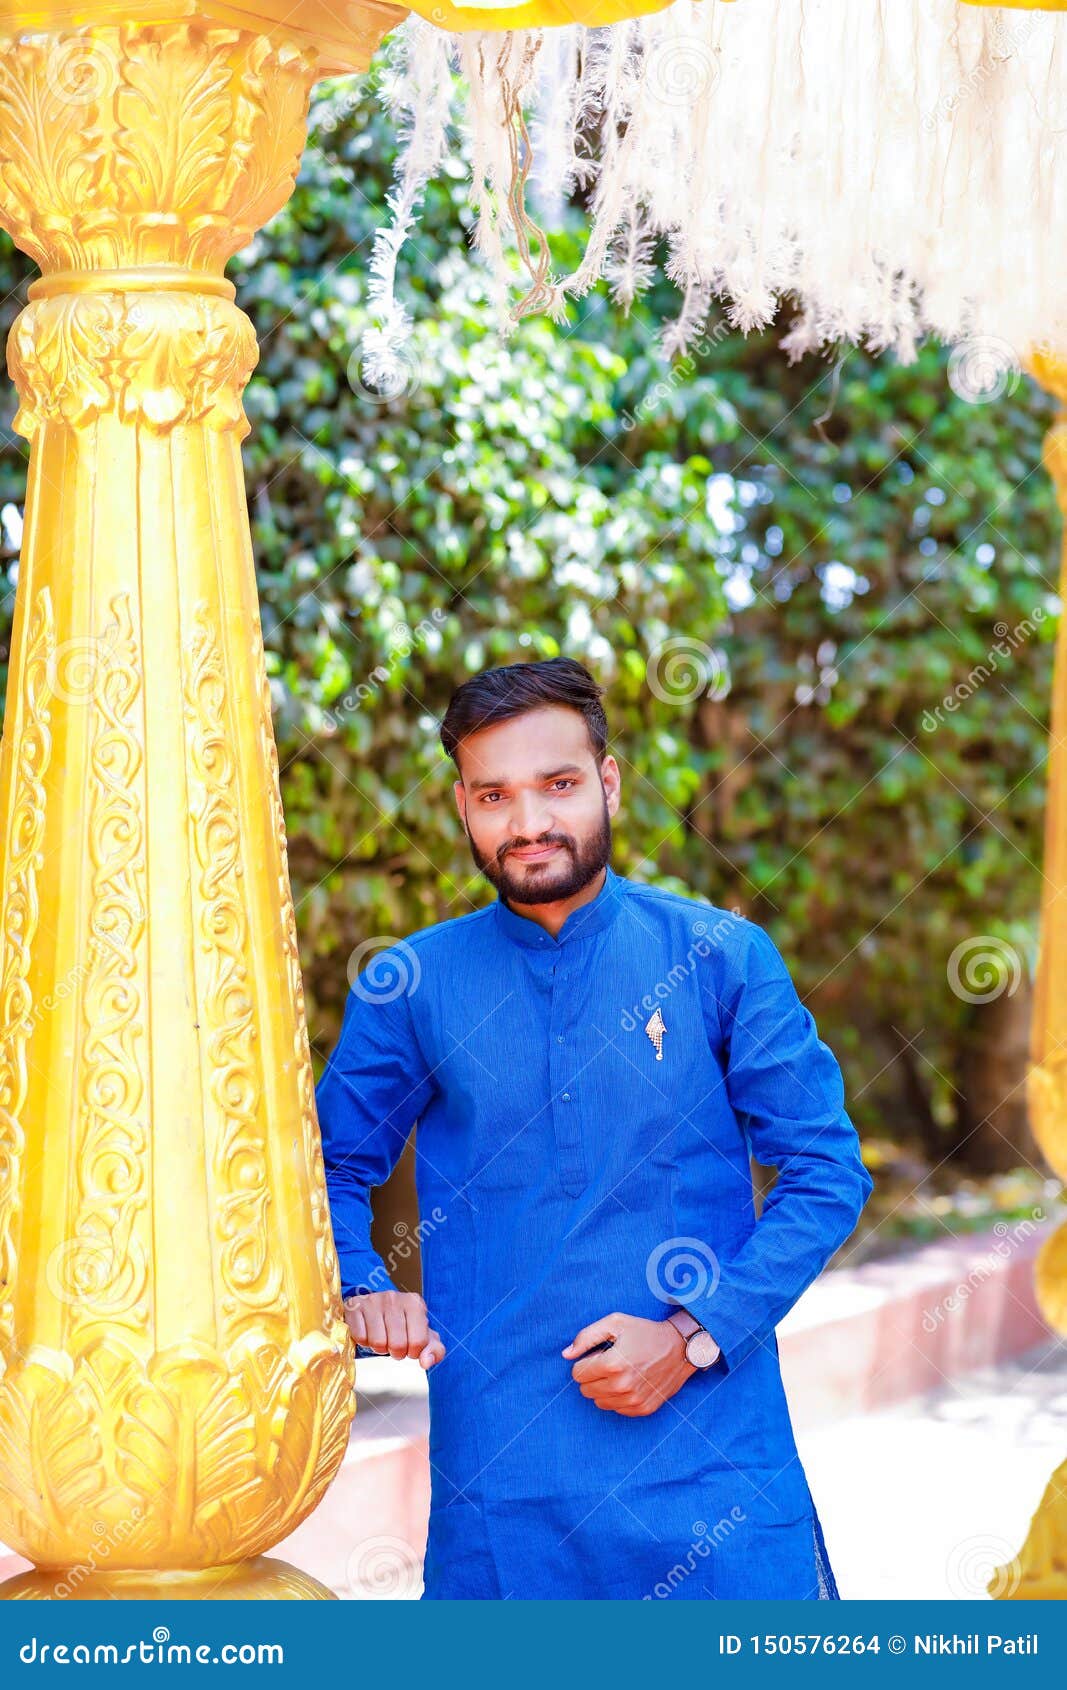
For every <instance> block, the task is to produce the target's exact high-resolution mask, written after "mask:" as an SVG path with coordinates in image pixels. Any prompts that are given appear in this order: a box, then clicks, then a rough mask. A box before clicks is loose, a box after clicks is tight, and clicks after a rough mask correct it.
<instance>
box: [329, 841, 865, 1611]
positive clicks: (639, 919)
mask: <svg viewBox="0 0 1067 1690" xmlns="http://www.w3.org/2000/svg"><path fill="white" fill-rule="evenodd" d="M657 1011H658V1015H657V1013H656V1012H657ZM317 1097H318V1110H319V1121H320V1125H321V1130H322V1142H323V1151H324V1156H325V1162H326V1176H327V1185H328V1191H329V1199H330V1209H331V1214H332V1220H333V1229H334V1236H335V1239H336V1243H337V1250H338V1255H339V1258H340V1263H341V1282H342V1291H343V1293H344V1295H346V1296H348V1295H350V1294H351V1293H352V1292H354V1291H357V1290H360V1289H364V1288H369V1289H371V1290H383V1289H388V1288H390V1286H391V1285H392V1284H393V1281H392V1279H391V1278H390V1276H389V1274H388V1272H387V1270H386V1267H385V1264H384V1263H383V1261H382V1259H381V1257H380V1256H379V1255H378V1254H377V1253H376V1252H375V1251H374V1250H373V1249H372V1248H371V1243H370V1202H369V1192H370V1190H371V1188H372V1187H373V1186H376V1185H380V1184H381V1183H382V1182H383V1181H384V1180H385V1179H386V1178H387V1176H388V1175H389V1173H390V1171H391V1169H392V1168H393V1166H394V1164H395V1163H396V1160H397V1158H398V1157H399V1155H400V1152H401V1151H402V1149H403V1147H404V1144H405V1142H406V1140H407V1138H408V1135H409V1133H410V1131H411V1128H412V1126H413V1125H414V1124H415V1122H416V1121H417V1123H418V1130H417V1132H416V1137H415V1154H416V1186H417V1192H418V1199H419V1215H420V1236H421V1248H422V1271H423V1294H424V1296H425V1299H426V1303H427V1307H428V1311H429V1319H430V1324H431V1326H433V1327H435V1328H436V1329H437V1330H438V1332H439V1333H440V1334H441V1337H442V1339H443V1341H444V1343H445V1345H446V1346H447V1351H448V1353H447V1355H446V1356H445V1358H444V1360H443V1361H441V1362H439V1363H438V1364H437V1365H436V1366H435V1367H433V1368H431V1370H430V1373H429V1378H428V1384H429V1398H430V1464H431V1511H430V1529H429V1541H428V1545H427V1554H426V1565H425V1589H424V1597H425V1598H429V1599H432V1598H450V1597H486V1598H507V1597H512V1598H550V1597H583V1598H600V1597H611V1598H642V1597H650V1598H653V1599H655V1598H657V1597H669V1598H671V1599H673V1600H692V1599H697V1600H699V1599H701V1598H705V1599H706V1598H709V1597H712V1598H731V1597H744V1598H760V1597H778V1598H820V1597H823V1598H824V1597H827V1596H836V1594H837V1592H836V1587H835V1585H834V1582H833V1575H832V1573H831V1572H830V1569H829V1566H828V1563H827V1561H826V1557H825V1552H824V1550H823V1545H822V1537H821V1532H820V1531H819V1525H818V1518H817V1515H816V1513H815V1510H814V1507H813V1504H812V1499H811V1495H810V1492H809V1489H808V1484H807V1480H806V1478H805V1475H804V1471H803V1468H802V1466H801V1463H800V1459H799V1457H798V1455H797V1450H796V1445H795V1442H794V1438H793V1431H792V1427H791V1424H790V1419H789V1413H788V1409H787V1407H786V1400H785V1395H784V1392H783V1388H782V1381H781V1375H780V1372H779V1362H778V1347H777V1343H776V1340H775V1334H774V1329H775V1326H776V1324H777V1322H778V1321H780V1320H781V1318H782V1316H783V1315H784V1314H785V1313H786V1311H787V1310H788V1309H789V1308H790V1307H791V1306H792V1304H793V1303H794V1302H795V1301H796V1299H797V1297H798V1296H799V1295H800V1293H801V1292H802V1291H803V1290H804V1289H805V1287H806V1286H807V1285H809V1284H810V1283H811V1281H812V1280H813V1279H814V1278H815V1276H816V1275H817V1274H818V1273H819V1271H820V1269H821V1268H822V1267H823V1265H824V1264H825V1262H826V1261H827V1259H828V1257H829V1256H830V1255H831V1254H832V1253H833V1251H834V1250H835V1249H836V1248H837V1247H838V1245H840V1244H841V1243H842V1242H843V1240H844V1239H846V1238H847V1237H848V1235H849V1233H850V1232H851V1231H852V1229H853V1227H854V1226H855V1224H856V1219H857V1217H858V1215H859V1213H860V1211H861V1209H862V1208H863V1205H864V1203H865V1202H866V1199H867V1196H868V1194H869V1192H870V1190H871V1178H870V1175H869V1174H868V1173H867V1171H866V1169H865V1168H864V1166H863V1163H862V1162H861V1160H860V1152H859V1144H858V1141H857V1136H856V1132H855V1128H854V1127H853V1125H852V1122H851V1121H850V1120H849V1117H848V1115H847V1114H846V1113H845V1109H844V1088H843V1084H842V1077H841V1071H840V1068H839V1067H838V1064H837V1062H836V1060H835V1058H834V1056H833V1054H832V1053H831V1051H830V1050H829V1048H828V1047H827V1045H825V1044H824V1043H823V1041H822V1040H821V1039H820V1038H819V1036H818V1033H817V1031H816V1027H815V1023H814V1021H813V1018H812V1016H811V1014H810V1012H809V1011H808V1010H807V1009H806V1008H805V1007H804V1005H803V1004H802V1003H801V1001H800V999H799V997H798V996H797V993H796V989H795V987H794V986H793V984H792V980H791V978H790V975H789V973H788V971H787V969H786V966H785V963H784V961H783V959H782V957H781V955H780V953H779V951H778V950H777V948H776V946H775V945H774V943H773V941H772V940H771V939H770V938H769V937H768V935H767V934H766V933H765V932H764V930H763V929H762V928H761V927H759V926H758V925H756V924H755V923H754V922H751V921H749V920H747V919H745V918H744V917H741V916H737V915H734V914H732V913H731V912H729V911H727V910H724V909H721V908H718V907H717V906H714V905H709V904H703V903H699V902H697V901H696V900H695V899H692V898H687V897H683V896H680V895H677V894H675V893H671V892H666V891H661V890H659V889H657V888H654V887H650V886H645V885H642V884H640V883H638V882H636V881H631V880H628V879H626V878H625V877H623V876H621V875H618V874H616V873H615V872H614V871H613V870H612V869H611V868H610V867H609V868H608V870H607V876H606V880H605V884H604V886H603V888H602V889H601V891H600V892H599V893H598V895H597V896H596V897H595V898H594V899H592V900H591V901H590V902H589V903H587V904H585V905H583V906H581V907H580V908H578V909H576V910H573V911H572V912H571V914H570V915H569V916H568V917H567V919H566V921H565V922H564V924H563V926H562V928H561V929H560V932H559V936H558V938H553V937H552V936H551V935H550V934H548V933H546V932H545V931H544V929H543V928H542V927H540V926H539V925H538V924H537V923H536V922H534V921H531V920H530V919H528V918H527V917H525V916H521V915H519V914H518V913H517V912H516V911H515V910H514V909H512V908H510V907H509V905H508V904H507V903H506V902H505V901H503V900H502V899H501V898H500V897H499V896H498V897H497V899H496V901H495V902H494V903H492V904H490V905H488V906H486V907H485V908H483V909H479V910H477V911H475V912H474V913H472V914H469V915H464V916H460V917H458V918H455V919H453V920H449V921H443V922H439V923H436V924H435V925H434V926H431V927H427V928H424V929H422V930H421V931H420V932H417V933H414V934H412V935H411V937H410V938H408V939H406V940H399V941H396V942H395V943H394V944H392V945H391V946H390V947H389V949H388V950H387V951H382V952H380V953H378V955H377V956H376V957H375V958H374V960H373V962H372V963H371V965H370V966H369V968H368V969H367V970H365V971H364V973H363V974H361V975H360V976H359V978H358V980H357V981H356V983H355V985H354V986H353V988H352V989H351V990H350V992H349V994H348V999H347V1002H346V1006H345V1013H344V1021H343V1026H342V1030H341V1035H340V1038H339V1040H338V1043H337V1046H336V1048H335V1050H334V1051H333V1053H332V1055H331V1057H330V1059H329V1061H328V1063H327V1065H326V1068H325V1070H324V1072H323V1075H322V1079H321V1080H320V1082H319V1085H318V1090H317ZM750 1154H751V1155H752V1156H754V1157H755V1158H756V1159H757V1160H758V1161H759V1162H761V1163H763V1164H765V1165H769V1166H772V1167H774V1168H777V1169H778V1177H777V1180H776V1183H775V1185H774V1189H773V1191H772V1193H771V1195H770V1196H769V1198H768V1199H767V1201H766V1202H765V1204H764V1207H763V1212H762V1215H761V1217H760V1218H759V1220H757V1219H756V1214H755V1209H754V1205H753V1188H752V1178H751V1170H750ZM678 1303H682V1304H684V1305H685V1306H686V1307H687V1308H689V1309H690V1310H691V1311H692V1313H693V1314H694V1315H696V1317H697V1319H698V1320H700V1321H701V1322H702V1324H703V1325H705V1326H706V1327H707V1329H708V1331H709V1332H710V1333H711V1334H712V1336H713V1337H714V1338H715V1340H716V1341H717V1343H718V1344H719V1345H720V1346H721V1349H722V1355H721V1356H720V1359H719V1360H718V1361H717V1362H716V1363H715V1365H714V1366H713V1367H712V1368H711V1369H709V1370H708V1371H707V1372H703V1373H695V1374H693V1375H692V1376H691V1377H690V1378H689V1379H687V1380H686V1381H685V1383H684V1384H683V1385H682V1387H681V1389H680V1390H679V1391H678V1392H677V1393H676V1395H675V1396H674V1397H673V1398H671V1399H670V1400H669V1401H667V1402H666V1403H664V1404H663V1405H662V1407H660V1408H658V1409H657V1410H656V1411H655V1412H654V1413H652V1414H649V1415H647V1416H637V1417H627V1416H624V1415H621V1414H618V1413H615V1412H613V1411H610V1410H605V1409H601V1408H598V1407H597V1406H596V1404H595V1403H594V1402H593V1401H592V1400H591V1399H590V1398H588V1397H584V1396H582V1394H581V1392H580V1390H579V1387H578V1385H577V1383H576V1382H575V1381H574V1380H573V1379H572V1377H571V1367H572V1365H573V1361H568V1360H566V1359H565V1358H564V1357H562V1356H561V1354H560V1351H561V1349H562V1348H563V1347H564V1346H565V1345H567V1344H569V1343H570V1341H571V1339H572V1338H573V1337H574V1335H575V1334H576V1332H577V1331H578V1330H579V1328H581V1327H582V1326H584V1325H586V1324H588V1323H589V1322H591V1321H593V1320H597V1319H599V1318H601V1317H602V1316H605V1315H609V1314H613V1313H615V1312H621V1313H624V1314H632V1315H643V1316H645V1317H646V1318H649V1319H654V1320H661V1319H663V1318H664V1317H665V1316H666V1314H667V1313H669V1311H670V1309H671V1307H672V1306H675V1305H676V1304H678Z"/></svg>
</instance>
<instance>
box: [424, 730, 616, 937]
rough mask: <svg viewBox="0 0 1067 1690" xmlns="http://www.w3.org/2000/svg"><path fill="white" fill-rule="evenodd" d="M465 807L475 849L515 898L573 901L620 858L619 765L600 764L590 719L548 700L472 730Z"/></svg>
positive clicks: (463, 779)
mask: <svg viewBox="0 0 1067 1690" xmlns="http://www.w3.org/2000/svg"><path fill="white" fill-rule="evenodd" d="M458 753H459V767H460V779H459V780H457V781H456V783H455V788H454V790H455V794H456V806H457V808H458V810H459V813H460V817H461V819H462V821H463V825H464V827H465V828H466V831H467V838H468V840H469V841H470V847H471V855H472V856H473V858H474V861H475V863H476V865H477V867H478V868H479V869H481V871H482V873H483V874H484V875H485V877H486V879H487V880H488V881H490V883H491V884H492V885H493V886H495V887H496V888H497V891H498V892H500V893H501V895H502V896H503V897H504V898H506V899H507V900H508V902H509V903H513V904H549V903H555V902H557V901H559V900H561V899H564V898H570V897H573V895H574V894H575V893H576V892H580V891H581V890H582V888H583V887H585V886H588V884H589V882H590V881H591V880H593V879H594V877H595V876H596V875H598V874H599V873H600V870H601V869H602V868H603V867H604V865H605V864H606V863H607V861H608V859H609V858H610V856H611V817H612V816H613V815H615V813H616V811H617V810H618V807H619V767H618V764H617V763H616V761H615V759H614V757H611V756H608V757H605V758H604V761H603V762H602V763H601V765H600V767H599V769H598V767H597V761H596V757H595V754H594V752H593V747H592V745H591V744H590V740H589V730H588V729H587V727H586V725H585V719H584V717H583V716H582V715H581V714H580V713H579V711H577V710H570V709H568V708H567V707H566V706H565V705H557V704H548V705H544V706H543V707H541V708H539V709H537V710H528V711H527V712H526V713H525V714H524V715H522V716H515V717H513V718H512V719H511V721H508V722H499V723H497V724H496V725H495V726H493V727H488V728H482V729H480V730H479V732H478V733H474V734H469V735H468V736H467V737H466V738H465V739H464V740H463V741H462V742H461V744H460V746H459V747H458Z"/></svg>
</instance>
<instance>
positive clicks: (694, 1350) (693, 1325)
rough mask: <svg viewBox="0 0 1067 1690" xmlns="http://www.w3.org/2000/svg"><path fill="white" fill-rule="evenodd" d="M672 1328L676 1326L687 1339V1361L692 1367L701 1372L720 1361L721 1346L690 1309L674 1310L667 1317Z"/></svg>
mask: <svg viewBox="0 0 1067 1690" xmlns="http://www.w3.org/2000/svg"><path fill="white" fill-rule="evenodd" d="M667 1319H668V1320H669V1321H670V1323H671V1325H672V1326H676V1327H677V1328H678V1331H679V1332H680V1333H681V1334H682V1337H683V1338H684V1339H685V1359H686V1361H688V1362H689V1364H690V1365H691V1366H692V1367H697V1368H699V1369H700V1371H701V1372H704V1371H705V1369H706V1368H709V1367H711V1366H713V1365H714V1363H715V1362H717V1361H718V1359H719V1354H720V1351H719V1346H718V1344H717V1343H716V1342H715V1340H714V1338H713V1337H712V1335H711V1333H710V1332H709V1331H707V1329H706V1328H705V1327H703V1326H701V1324H700V1322H699V1320H697V1318H696V1316H695V1315H692V1314H690V1313H689V1310H688V1309H674V1310H673V1312H672V1313H671V1314H669V1315H668V1316H667Z"/></svg>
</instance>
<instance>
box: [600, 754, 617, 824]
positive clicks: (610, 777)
mask: <svg viewBox="0 0 1067 1690" xmlns="http://www.w3.org/2000/svg"><path fill="white" fill-rule="evenodd" d="M600 778H601V780H602V781H603V783H604V802H605V803H606V804H607V807H608V815H609V816H614V815H617V814H618V811H619V800H620V797H621V793H622V776H621V774H620V773H619V765H618V763H616V761H615V759H614V757H612V756H611V754H610V752H609V753H608V755H607V756H606V757H605V758H604V761H603V762H602V763H601V765H600Z"/></svg>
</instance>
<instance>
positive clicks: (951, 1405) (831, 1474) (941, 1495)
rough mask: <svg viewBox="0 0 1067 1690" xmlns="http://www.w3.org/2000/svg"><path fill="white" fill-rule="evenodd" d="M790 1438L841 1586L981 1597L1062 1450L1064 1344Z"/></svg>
mask: <svg viewBox="0 0 1067 1690" xmlns="http://www.w3.org/2000/svg"><path fill="white" fill-rule="evenodd" d="M797 1442H798V1444H799V1446H800V1453H801V1456H802V1458H803V1460H804V1464H805V1466H806V1468H807V1472H808V1478H809V1480H810V1483H811V1489H812V1494H813V1495H814V1497H815V1501H816V1504H817V1506H818V1509H819V1515H820V1518H821V1520H822V1523H823V1529H824V1532H825V1534H826V1542H827V1548H828V1550H829V1552H830V1557H831V1560H832V1561H833V1565H834V1570H835V1573H836V1575H837V1582H838V1585H839V1587H840V1590H841V1595H842V1596H843V1597H846V1598H847V1597H874V1598H887V1597H913V1598H914V1597H917V1598H934V1597H957V1598H961V1597H962V1598H974V1599H985V1598H986V1594H987V1592H986V1581H987V1579H988V1578H989V1577H990V1575H991V1574H992V1573H993V1571H994V1570H995V1568H996V1567H998V1566H1000V1565H1002V1564H1003V1563H1004V1562H1006V1561H1009V1560H1010V1559H1011V1558H1012V1556H1013V1555H1015V1554H1016V1553H1017V1551H1018V1550H1019V1548H1020V1547H1021V1545H1022V1542H1023V1539H1024V1537H1025V1534H1026V1528H1027V1526H1028V1524H1029V1521H1030V1517H1031V1515H1032V1513H1033V1511H1034V1509H1035V1507H1036V1506H1037V1503H1038V1500H1039V1499H1040V1496H1041V1493H1042V1491H1043V1490H1044V1488H1045V1484H1046V1481H1047V1480H1048V1478H1049V1476H1050V1474H1051V1473H1052V1472H1053V1470H1054V1469H1055V1468H1056V1467H1058V1466H1059V1464H1060V1463H1061V1462H1062V1461H1063V1460H1064V1458H1065V1457H1067V1344H1065V1343H1062V1342H1058V1341H1054V1342H1049V1343H1046V1344H1044V1345H1042V1346H1041V1347H1040V1348H1038V1349H1036V1350H1031V1351H1029V1352H1028V1353H1027V1354H1025V1355H1023V1356H1020V1357H1018V1358H1017V1359H1016V1360H1015V1361H1012V1362H1003V1363H1001V1364H1000V1365H999V1366H998V1367H995V1368H987V1369H981V1370H979V1371H977V1372H975V1373H971V1374H968V1375H966V1376H964V1378H962V1379H960V1380H958V1381H957V1382H956V1383H955V1384H953V1385H950V1386H948V1387H946V1388H945V1389H943V1390H940V1391H937V1392H935V1393H932V1394H931V1395H929V1396H926V1397H923V1398H915V1399H913V1400H912V1401H910V1402H907V1403H904V1404H901V1405H900V1406H899V1407H896V1408H891V1409H883V1410H882V1411H881V1412H879V1413H875V1414H866V1415H863V1416H862V1417H859V1416H857V1417H855V1418H849V1419H844V1420H837V1421H835V1422H834V1423H833V1424H832V1425H828V1426H825V1427H822V1428H819V1427H808V1428H806V1429H804V1430H802V1431H800V1432H798V1434H797Z"/></svg>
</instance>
